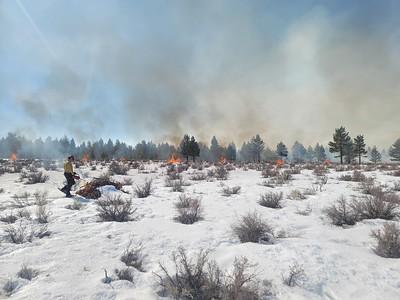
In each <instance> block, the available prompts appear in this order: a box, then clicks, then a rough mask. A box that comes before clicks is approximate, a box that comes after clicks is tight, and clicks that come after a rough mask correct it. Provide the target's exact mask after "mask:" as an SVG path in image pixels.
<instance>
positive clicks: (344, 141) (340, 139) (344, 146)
mask: <svg viewBox="0 0 400 300" xmlns="http://www.w3.org/2000/svg"><path fill="white" fill-rule="evenodd" d="M351 144H352V142H351V137H350V136H349V133H348V132H347V131H346V128H344V127H343V126H341V127H340V128H336V129H335V133H334V134H333V141H332V142H329V152H331V153H339V154H338V156H335V157H340V163H341V164H343V156H344V155H345V154H346V153H347V154H349V153H348V150H349V148H350V146H349V145H351ZM346 151H347V152H346Z"/></svg>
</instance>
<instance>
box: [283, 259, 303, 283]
mask: <svg viewBox="0 0 400 300" xmlns="http://www.w3.org/2000/svg"><path fill="white" fill-rule="evenodd" d="M282 279H283V282H284V283H285V284H286V285H288V286H290V287H293V286H300V285H301V284H302V283H303V282H304V281H305V279H306V274H305V272H304V269H303V267H302V266H301V265H299V263H297V262H295V263H294V264H293V265H291V266H289V273H288V274H287V275H286V276H282Z"/></svg>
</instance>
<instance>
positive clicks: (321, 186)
mask: <svg viewBox="0 0 400 300" xmlns="http://www.w3.org/2000/svg"><path fill="white" fill-rule="evenodd" d="M327 183H328V176H318V177H317V180H316V181H315V182H314V184H315V185H316V187H317V189H318V190H319V191H320V192H323V191H324V190H325V185H326V184H327Z"/></svg>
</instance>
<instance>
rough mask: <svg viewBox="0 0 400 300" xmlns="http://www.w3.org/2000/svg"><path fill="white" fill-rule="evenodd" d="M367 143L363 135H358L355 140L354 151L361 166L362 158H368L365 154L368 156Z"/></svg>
mask: <svg viewBox="0 0 400 300" xmlns="http://www.w3.org/2000/svg"><path fill="white" fill-rule="evenodd" d="M365 147H366V145H365V142H364V136H363V135H361V134H360V135H357V136H356V137H355V138H354V142H353V151H354V154H355V156H357V157H358V164H359V165H361V157H362V156H364V157H365V156H366V155H365V154H367V153H368V152H367V151H366V150H365Z"/></svg>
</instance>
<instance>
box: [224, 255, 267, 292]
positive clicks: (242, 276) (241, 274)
mask: <svg viewBox="0 0 400 300" xmlns="http://www.w3.org/2000/svg"><path fill="white" fill-rule="evenodd" d="M254 267H255V265H251V264H250V263H249V261H248V259H247V258H246V257H240V258H235V261H234V263H233V271H232V273H230V274H227V275H226V276H225V278H224V291H223V297H222V299H226V300H230V299H235V300H258V299H260V296H259V290H258V281H257V278H256V274H255V273H254V272H253V271H252V269H253V268H254Z"/></svg>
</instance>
